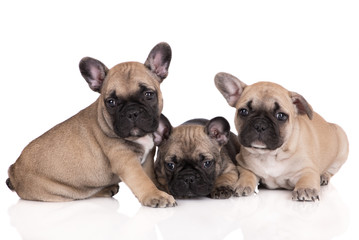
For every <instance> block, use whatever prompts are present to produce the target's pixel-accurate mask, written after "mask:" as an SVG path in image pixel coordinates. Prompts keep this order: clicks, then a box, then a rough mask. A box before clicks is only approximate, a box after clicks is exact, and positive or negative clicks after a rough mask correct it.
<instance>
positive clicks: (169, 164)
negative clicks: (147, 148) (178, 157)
mask: <svg viewBox="0 0 359 240" xmlns="http://www.w3.org/2000/svg"><path fill="white" fill-rule="evenodd" d="M166 167H167V169H168V170H170V171H172V170H173V169H175V164H174V163H173V162H169V163H166Z"/></svg>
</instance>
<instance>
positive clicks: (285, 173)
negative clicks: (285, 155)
mask: <svg viewBox="0 0 359 240" xmlns="http://www.w3.org/2000/svg"><path fill="white" fill-rule="evenodd" d="M246 162H247V163H249V164H248V165H247V166H248V168H249V169H250V170H251V171H253V172H254V173H255V174H256V175H257V176H258V177H259V178H260V181H261V183H262V184H263V185H265V186H266V187H267V188H272V189H274V188H286V189H292V188H293V187H294V185H295V180H294V179H293V178H294V175H295V172H296V171H295V169H294V168H295V166H294V165H295V164H294V165H293V162H292V161H291V160H290V159H285V160H283V159H279V158H278V156H277V155H270V154H268V155H264V156H263V155H262V156H259V157H256V158H252V159H251V160H250V161H246Z"/></svg>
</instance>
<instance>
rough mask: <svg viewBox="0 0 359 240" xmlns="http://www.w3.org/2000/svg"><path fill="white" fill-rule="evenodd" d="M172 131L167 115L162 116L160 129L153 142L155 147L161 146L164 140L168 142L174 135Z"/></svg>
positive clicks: (156, 132) (154, 134) (155, 133)
mask: <svg viewBox="0 0 359 240" xmlns="http://www.w3.org/2000/svg"><path fill="white" fill-rule="evenodd" d="M172 129H173V128H172V125H171V123H170V121H168V119H167V118H166V117H165V115H163V114H161V116H160V122H159V124H158V128H157V130H156V131H155V132H154V133H153V141H154V142H155V145H156V146H159V145H161V143H162V142H163V141H164V140H167V139H168V138H169V136H170V135H171V133H172Z"/></svg>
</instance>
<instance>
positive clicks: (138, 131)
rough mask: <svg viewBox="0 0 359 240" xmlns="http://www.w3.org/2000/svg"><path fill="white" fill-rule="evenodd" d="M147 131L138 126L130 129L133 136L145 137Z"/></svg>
mask: <svg viewBox="0 0 359 240" xmlns="http://www.w3.org/2000/svg"><path fill="white" fill-rule="evenodd" d="M145 134H146V133H145V132H144V131H143V130H142V129H139V128H137V127H134V128H132V129H131V130H130V136H131V137H143V136H144V135H145Z"/></svg>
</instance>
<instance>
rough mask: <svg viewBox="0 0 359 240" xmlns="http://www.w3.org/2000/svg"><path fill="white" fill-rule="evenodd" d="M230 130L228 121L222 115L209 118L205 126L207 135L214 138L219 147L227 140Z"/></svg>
mask: <svg viewBox="0 0 359 240" xmlns="http://www.w3.org/2000/svg"><path fill="white" fill-rule="evenodd" d="M230 130H231V127H230V125H229V123H228V121H227V120H226V119H225V118H223V117H215V118H213V119H211V120H210V121H209V122H208V123H207V125H206V127H205V132H206V133H207V135H208V136H209V137H210V138H212V139H214V140H215V141H216V142H217V143H218V145H219V146H220V147H221V146H223V145H225V144H226V143H227V142H228V140H229V134H230Z"/></svg>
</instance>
